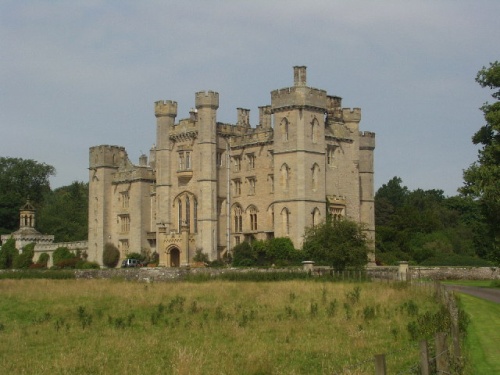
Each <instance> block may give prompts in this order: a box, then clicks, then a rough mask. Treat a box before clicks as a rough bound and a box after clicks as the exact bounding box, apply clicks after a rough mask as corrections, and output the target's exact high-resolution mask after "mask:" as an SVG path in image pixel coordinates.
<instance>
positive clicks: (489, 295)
mask: <svg viewBox="0 0 500 375" xmlns="http://www.w3.org/2000/svg"><path fill="white" fill-rule="evenodd" d="M446 288H447V289H448V290H453V291H455V292H459V293H466V294H470V295H471V296H474V297H479V298H483V299H486V300H488V301H492V302H495V303H500V289H493V288H479V287H475V286H461V285H446Z"/></svg>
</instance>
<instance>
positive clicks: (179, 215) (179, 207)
mask: <svg viewBox="0 0 500 375" xmlns="http://www.w3.org/2000/svg"><path fill="white" fill-rule="evenodd" d="M177 226H178V232H179V233H180V232H181V228H182V201H181V200H180V198H179V199H177Z"/></svg>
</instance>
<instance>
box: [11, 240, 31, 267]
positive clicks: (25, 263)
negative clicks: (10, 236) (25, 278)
mask: <svg viewBox="0 0 500 375" xmlns="http://www.w3.org/2000/svg"><path fill="white" fill-rule="evenodd" d="M33 255H35V244H34V243H30V244H28V245H26V246H24V248H23V252H22V253H21V254H19V255H18V256H17V257H16V258H15V259H14V265H13V266H14V268H29V266H31V265H32V264H33Z"/></svg>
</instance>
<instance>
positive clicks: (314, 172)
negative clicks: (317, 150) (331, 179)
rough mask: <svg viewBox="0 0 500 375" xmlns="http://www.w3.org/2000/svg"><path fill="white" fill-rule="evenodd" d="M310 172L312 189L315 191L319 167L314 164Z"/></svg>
mask: <svg viewBox="0 0 500 375" xmlns="http://www.w3.org/2000/svg"><path fill="white" fill-rule="evenodd" d="M311 170H312V189H313V190H314V191H316V190H317V189H318V180H319V165H318V164H316V163H314V165H313V167H312V168H311Z"/></svg>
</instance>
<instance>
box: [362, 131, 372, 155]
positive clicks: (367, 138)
mask: <svg viewBox="0 0 500 375" xmlns="http://www.w3.org/2000/svg"><path fill="white" fill-rule="evenodd" d="M359 149H360V150H374V149H375V133H373V132H368V131H365V132H360V133H359Z"/></svg>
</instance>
